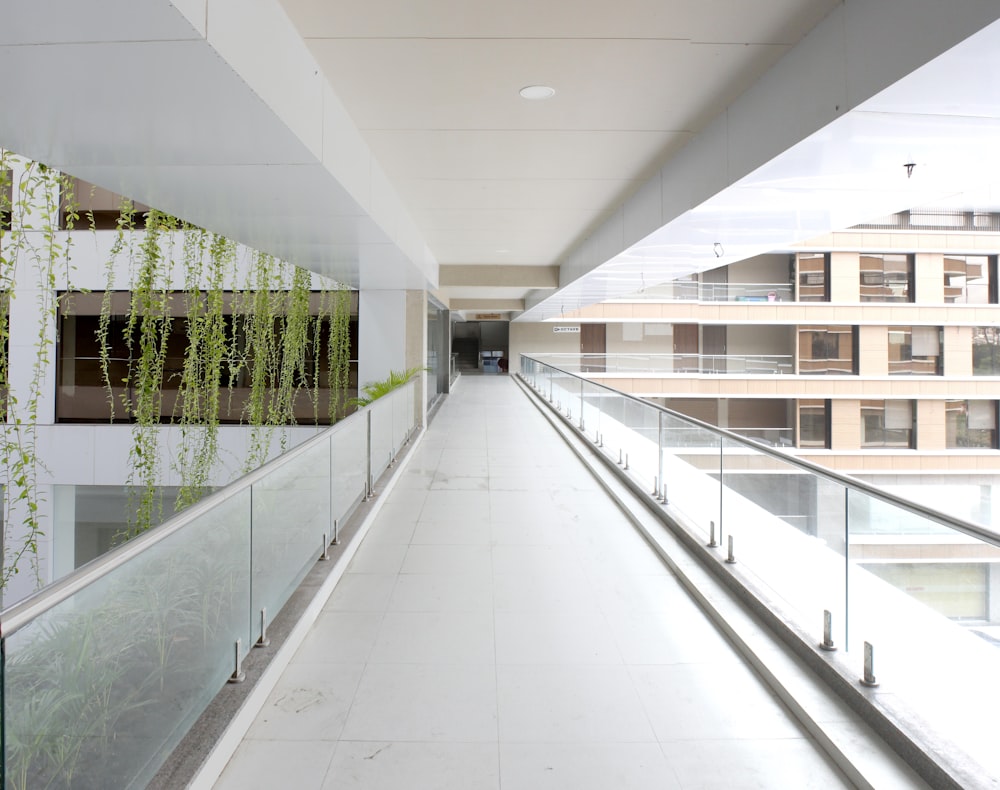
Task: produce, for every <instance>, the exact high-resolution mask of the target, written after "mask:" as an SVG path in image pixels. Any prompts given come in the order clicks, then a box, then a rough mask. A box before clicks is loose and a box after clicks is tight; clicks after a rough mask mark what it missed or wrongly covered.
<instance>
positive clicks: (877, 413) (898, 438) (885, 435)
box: [861, 400, 916, 449]
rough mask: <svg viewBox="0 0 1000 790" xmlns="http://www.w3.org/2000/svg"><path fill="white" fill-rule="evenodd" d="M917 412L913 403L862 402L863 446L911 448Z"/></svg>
mask: <svg viewBox="0 0 1000 790" xmlns="http://www.w3.org/2000/svg"><path fill="white" fill-rule="evenodd" d="M915 412H916V409H914V407H913V401H912V400H863V401H861V446H862V447H896V448H899V447H906V448H910V449H912V448H913V447H915V446H916V444H915V441H914V440H915V438H916V430H915V428H914V423H913V416H914V414H915Z"/></svg>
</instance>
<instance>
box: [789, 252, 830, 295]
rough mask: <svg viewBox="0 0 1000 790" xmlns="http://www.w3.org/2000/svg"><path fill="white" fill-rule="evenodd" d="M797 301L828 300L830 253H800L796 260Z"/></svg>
mask: <svg viewBox="0 0 1000 790" xmlns="http://www.w3.org/2000/svg"><path fill="white" fill-rule="evenodd" d="M797 265H798V278H797V279H798V283H799V301H800V302H829V301H830V253H828V252H819V253H801V254H799V256H798V260H797Z"/></svg>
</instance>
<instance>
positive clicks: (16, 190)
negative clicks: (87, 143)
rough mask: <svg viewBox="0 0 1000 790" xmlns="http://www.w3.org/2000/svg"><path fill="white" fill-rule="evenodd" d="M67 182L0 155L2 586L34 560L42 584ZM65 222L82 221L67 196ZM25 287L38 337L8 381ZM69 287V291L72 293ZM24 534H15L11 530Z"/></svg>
mask: <svg viewBox="0 0 1000 790" xmlns="http://www.w3.org/2000/svg"><path fill="white" fill-rule="evenodd" d="M67 185H68V180H67V179H66V178H65V177H63V176H62V175H61V174H60V173H58V172H56V171H54V170H52V169H50V168H48V167H46V166H45V165H43V164H40V163H38V162H31V161H28V160H25V159H22V158H20V157H17V156H14V155H13V154H11V153H9V152H7V151H2V150H0V348H2V350H0V395H2V397H3V412H4V415H3V416H5V420H4V423H3V425H2V427H0V485H2V486H3V509H4V512H5V514H6V519H5V523H6V525H7V526H6V528H5V530H6V534H5V536H4V541H3V545H4V562H3V574H2V578H0V588H3V587H4V586H6V585H7V583H8V582H9V581H10V579H11V578H12V576H13V575H14V574H15V573H18V572H19V571H20V570H21V569H22V567H23V565H24V563H23V562H22V560H25V559H27V560H28V561H29V564H30V567H31V570H32V573H33V575H34V577H35V580H36V583H37V582H40V572H39V567H38V541H39V539H40V538H41V537H43V535H44V531H43V529H42V524H41V520H40V518H39V505H40V504H41V501H42V500H41V498H40V496H39V492H38V485H37V483H38V473H39V470H40V468H41V460H40V459H39V457H38V453H37V449H36V439H37V424H38V417H39V406H40V404H41V402H42V400H43V396H44V394H45V391H46V388H47V387H48V386H49V382H48V381H47V374H48V371H49V368H50V365H51V361H52V353H53V349H54V343H55V338H54V333H53V332H52V327H53V326H54V325H55V319H56V314H57V312H58V307H59V299H60V298H62V297H59V296H58V295H57V292H56V286H57V282H58V280H59V278H60V277H62V278H63V279H65V281H66V283H67V284H68V283H69V281H70V273H71V266H70V262H69V251H70V245H71V237H70V234H69V233H63V232H61V231H60V227H59V225H60V196H61V194H62V193H64V192H65V191H66V189H67ZM67 199H68V204H67V210H66V217H67V221H68V223H69V225H70V226H72V224H73V223H74V222H75V221H76V220H77V219H78V218H79V215H78V213H77V212H76V210H75V208H74V207H73V202H72V196H71V195H68V194H67ZM19 281H20V282H21V284H27V285H28V286H29V288H30V289H32V290H33V291H34V294H35V296H34V299H35V304H34V306H33V310H32V311H31V312H32V313H33V316H34V319H35V339H34V348H33V357H32V364H31V368H30V372H29V373H28V375H27V377H26V379H23V380H20V381H18V382H12V381H11V377H10V342H9V341H10V310H11V304H12V300H13V299H14V297H15V292H14V289H15V287H16V286H17V285H18V283H19ZM67 290H68V289H67ZM12 527H13V528H15V529H19V532H18V534H17V535H16V536H15V535H14V534H13V531H12V529H11V528H12Z"/></svg>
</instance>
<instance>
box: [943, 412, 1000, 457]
mask: <svg viewBox="0 0 1000 790" xmlns="http://www.w3.org/2000/svg"><path fill="white" fill-rule="evenodd" d="M945 434H946V438H947V446H948V449H949V450H952V449H957V448H962V447H976V448H981V449H986V450H995V449H996V447H997V402H996V401H995V400H949V401H945Z"/></svg>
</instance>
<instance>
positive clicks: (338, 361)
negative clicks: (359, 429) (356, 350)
mask: <svg viewBox="0 0 1000 790" xmlns="http://www.w3.org/2000/svg"><path fill="white" fill-rule="evenodd" d="M323 302H324V304H327V303H329V302H332V304H330V309H329V335H328V339H327V346H326V348H327V371H328V376H329V381H328V386H329V393H330V405H329V409H330V421H331V422H334V421H336V420H337V419H338V418H339V417H341V416H343V414H344V409H345V408H346V406H347V388H348V385H349V383H350V373H351V291H350V289H349V288H343V287H340V288H337V289H335V290H330V289H324V291H323Z"/></svg>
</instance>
